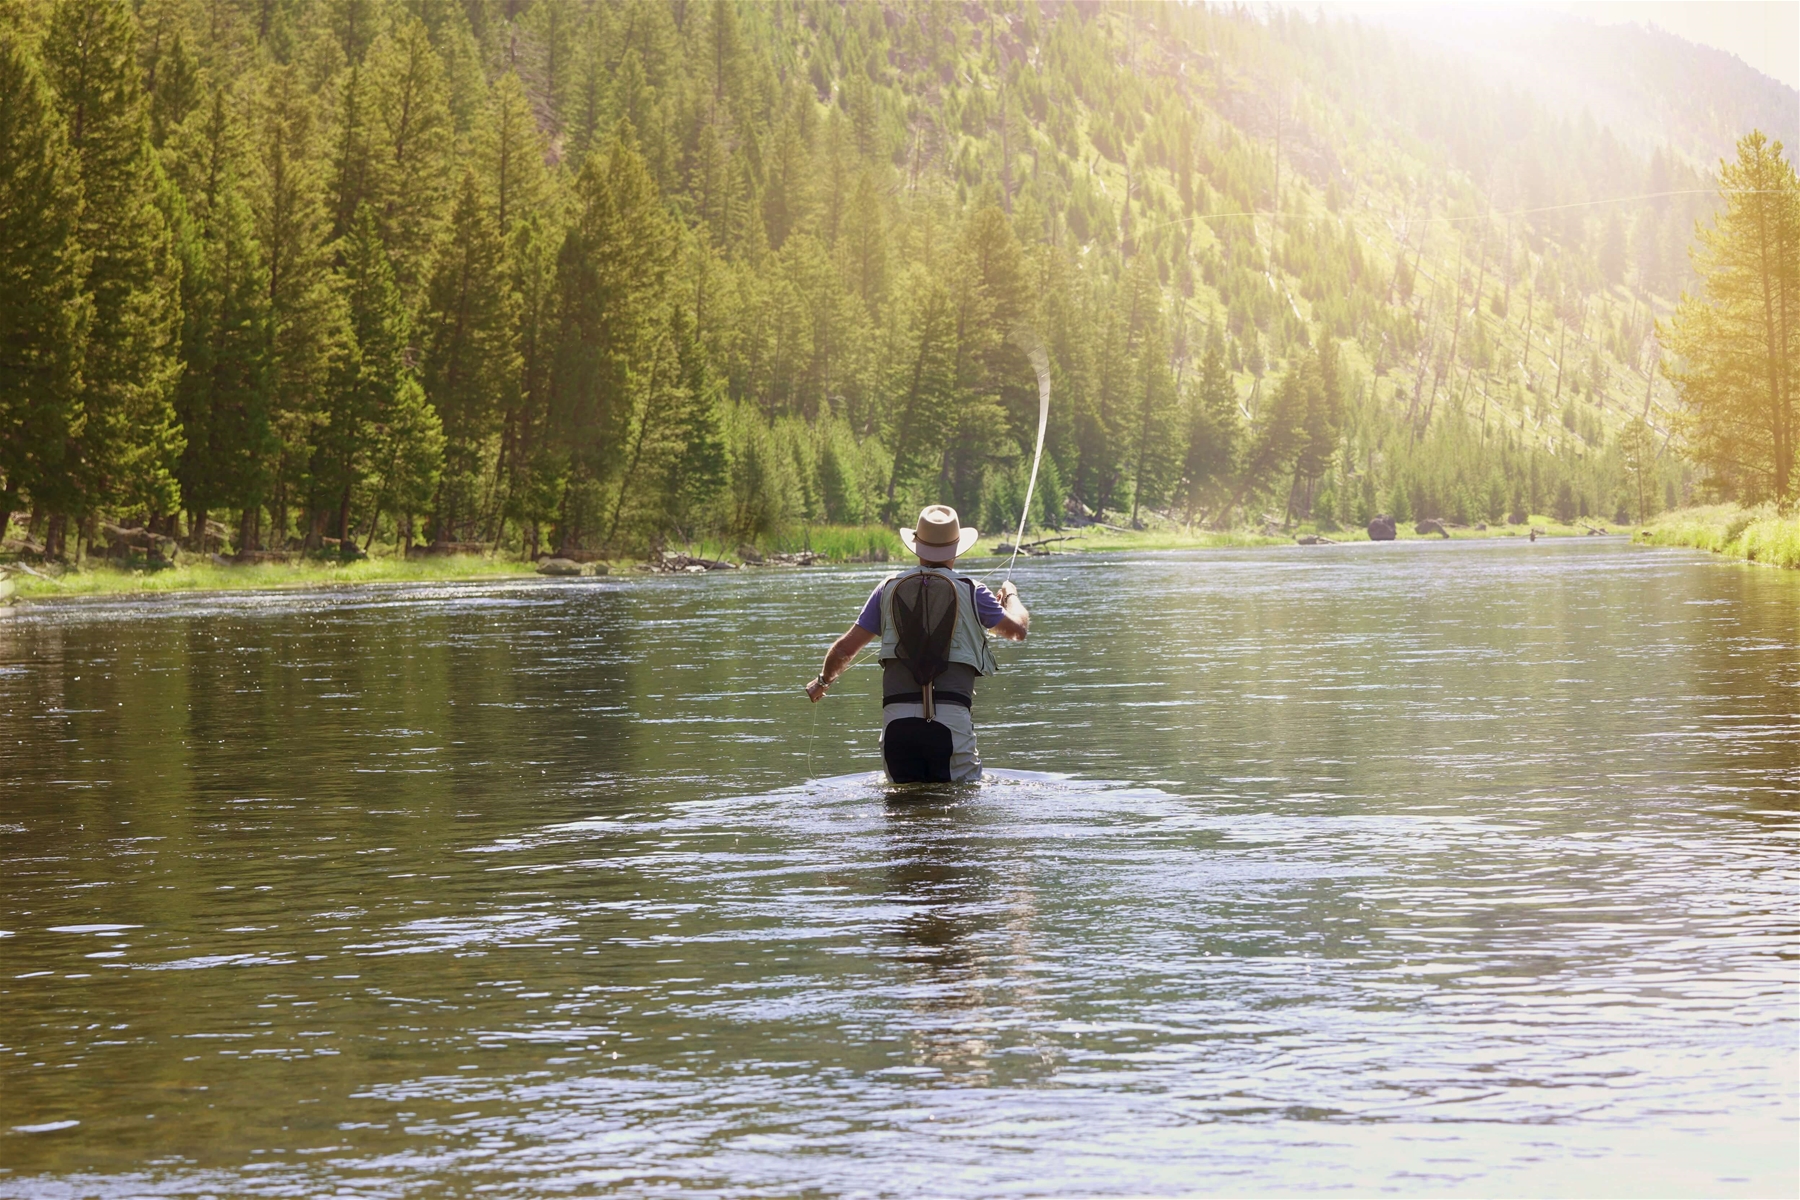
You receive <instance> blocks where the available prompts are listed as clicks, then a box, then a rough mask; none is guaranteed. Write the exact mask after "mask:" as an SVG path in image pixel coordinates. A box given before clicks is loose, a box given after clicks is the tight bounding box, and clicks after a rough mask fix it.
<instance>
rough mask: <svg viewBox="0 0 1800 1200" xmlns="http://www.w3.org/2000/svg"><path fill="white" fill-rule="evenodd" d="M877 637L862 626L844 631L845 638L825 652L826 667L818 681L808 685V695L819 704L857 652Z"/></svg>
mask: <svg viewBox="0 0 1800 1200" xmlns="http://www.w3.org/2000/svg"><path fill="white" fill-rule="evenodd" d="M874 636H875V635H874V634H872V633H870V632H869V631H868V630H866V629H864V628H863V627H862V626H861V625H852V626H851V627H850V628H849V629H847V630H845V631H844V636H843V637H841V638H839V639H838V640H837V641H835V642H833V643H831V649H829V650H827V651H826V652H825V667H824V669H823V670H821V671H820V672H819V676H818V678H817V679H814V680H813V681H812V682H811V683H809V684H807V685H806V695H807V697H808V698H809V699H810V700H811V701H812V702H813V703H814V704H817V703H818V702H819V701H820V700H821V699H822V698H823V697H824V695H825V689H826V688H828V687H830V686H831V685H832V684H834V683H836V682H837V677H838V676H839V675H842V674H843V673H844V668H846V667H848V666H849V665H850V660H851V659H853V658H855V657H856V652H857V651H858V650H861V649H862V648H863V647H864V646H866V645H868V644H869V641H870V639H872V638H873V637H874Z"/></svg>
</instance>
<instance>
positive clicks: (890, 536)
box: [0, 506, 1800, 600]
mask: <svg viewBox="0 0 1800 1200" xmlns="http://www.w3.org/2000/svg"><path fill="white" fill-rule="evenodd" d="M1701 514H1704V519H1702V517H1701ZM1738 515H1741V510H1737V509H1732V508H1730V506H1722V507H1720V508H1718V509H1716V510H1715V509H1704V510H1688V511H1687V512H1686V513H1685V514H1671V515H1670V518H1668V519H1666V521H1665V522H1663V523H1659V524H1658V525H1657V526H1656V527H1655V529H1656V536H1655V537H1654V538H1652V537H1649V536H1647V535H1646V536H1642V537H1640V540H1644V541H1654V542H1655V543H1656V544H1659V545H1682V546H1699V547H1701V548H1703V549H1708V550H1723V548H1724V546H1725V544H1726V542H1727V541H1729V540H1730V539H1725V538H1723V537H1722V535H1723V534H1724V533H1726V532H1730V529H1729V528H1728V526H1729V525H1730V524H1731V523H1732V521H1733V520H1734V519H1736V516H1738ZM1678 518H1679V519H1678ZM1531 523H1532V524H1533V525H1535V526H1536V527H1537V528H1538V529H1540V530H1541V531H1543V532H1544V533H1546V534H1547V535H1549V536H1551V537H1570V536H1580V535H1582V534H1584V533H1586V532H1587V531H1586V530H1585V529H1584V528H1582V527H1580V526H1577V525H1563V524H1560V523H1558V522H1556V521H1553V520H1551V519H1550V518H1548V517H1542V516H1534V517H1533V518H1532V519H1531ZM1313 532H1318V531H1316V530H1315V529H1314V528H1313V527H1312V526H1311V525H1304V526H1301V527H1299V528H1298V529H1296V530H1293V531H1291V532H1289V533H1286V534H1282V535H1279V536H1269V535H1266V534H1263V533H1261V532H1258V531H1254V530H1247V529H1235V530H1226V531H1223V532H1215V531H1212V530H1206V529H1193V530H1184V529H1181V528H1179V527H1176V526H1173V525H1164V526H1162V527H1159V528H1151V529H1142V530H1123V529H1111V528H1107V527H1106V526H1102V525H1089V526H1084V527H1082V528H1080V529H1074V528H1070V529H1063V530H1055V529H1039V530H1032V531H1030V532H1029V533H1027V534H1026V535H1025V540H1026V541H1033V540H1036V539H1039V538H1047V537H1060V536H1073V537H1075V538H1076V539H1077V540H1073V541H1067V542H1058V543H1055V544H1054V545H1053V546H1052V547H1051V548H1052V549H1054V550H1058V551H1061V552H1064V553H1082V554H1092V553H1101V554H1104V553H1117V552H1121V551H1140V550H1214V549H1229V548H1237V547H1247V546H1291V545H1293V544H1294V535H1295V534H1297V533H1313ZM1526 532H1527V527H1526V526H1523V525H1508V526H1495V527H1493V528H1491V529H1488V530H1485V531H1481V530H1475V529H1452V530H1450V536H1451V537H1453V538H1484V537H1524V536H1525V535H1526ZM1324 533H1325V536H1327V537H1329V538H1331V539H1332V540H1334V541H1340V542H1348V541H1367V540H1368V536H1369V535H1368V534H1367V533H1366V532H1365V531H1364V530H1361V529H1339V530H1327V531H1324ZM1734 537H1736V538H1737V539H1738V540H1737V542H1735V543H1733V545H1736V546H1738V547H1740V548H1738V549H1736V550H1731V551H1726V552H1729V553H1736V554H1739V555H1740V556H1741V557H1749V558H1755V559H1756V560H1757V561H1759V562H1778V563H1780V564H1781V565H1783V566H1795V565H1800V529H1797V528H1796V524H1795V521H1794V520H1793V519H1792V518H1787V519H1785V520H1777V519H1773V518H1772V514H1771V519H1770V520H1753V519H1751V518H1749V517H1744V518H1743V520H1742V524H1741V525H1740V526H1739V527H1738V528H1737V530H1736V532H1735V534H1734ZM1400 538H1401V539H1402V540H1405V541H1420V540H1423V541H1435V540H1439V539H1438V538H1437V535H1436V534H1424V535H1421V534H1416V533H1414V532H1413V529H1412V524H1411V523H1410V522H1409V523H1407V524H1405V525H1403V526H1401V528H1400ZM1011 540H1012V531H1011V530H1005V531H1002V532H999V533H989V534H986V535H984V536H983V537H982V539H981V541H980V542H979V543H978V544H977V546H976V549H975V550H974V552H973V553H971V554H969V555H968V556H967V557H968V558H971V559H974V558H980V557H986V556H989V552H990V551H991V550H992V548H993V547H994V546H996V545H999V544H1000V543H1002V542H1009V541H1011ZM741 546H742V543H740V542H738V541H736V540H731V539H722V538H702V539H699V540H696V541H694V542H692V543H688V544H685V545H679V546H671V547H670V549H671V550H678V551H683V552H685V553H688V554H694V555H699V556H701V557H705V558H723V559H729V560H731V561H732V562H741V561H742V559H743V555H742V553H741V552H740V551H741ZM756 549H757V550H758V551H759V552H760V553H762V554H765V555H769V554H778V553H793V552H796V551H800V550H812V551H814V552H815V553H819V554H823V555H825V557H826V558H827V559H828V560H829V561H831V562H838V563H842V562H870V561H874V562H882V561H887V562H893V563H901V562H905V561H908V559H907V556H906V554H905V552H904V549H903V548H902V546H901V545H900V538H899V537H898V535H897V534H896V533H895V531H894V530H893V529H890V528H888V527H887V526H885V525H811V526H797V527H794V528H792V529H787V530H783V531H780V532H778V533H772V534H766V535H764V536H762V537H759V538H757V539H756ZM884 555H885V558H884V557H883V556H884ZM621 565H622V564H621ZM532 573H533V572H532V566H531V564H529V563H525V562H521V561H519V560H518V559H515V558H510V557H505V556H499V557H491V558H490V557H486V556H476V555H457V556H452V557H447V558H415V559H403V558H395V557H386V556H378V557H375V558H367V559H363V560H361V561H359V562H352V563H333V562H326V561H322V560H318V559H305V560H299V561H295V562H288V563H260V564H258V565H256V566H244V567H231V566H226V567H221V566H215V565H213V564H212V563H210V562H197V561H196V562H187V563H183V564H181V565H179V566H175V567H169V568H167V569H165V570H161V571H143V570H127V569H124V568H121V567H117V566H113V565H111V564H107V563H101V562H90V563H87V564H84V565H83V566H82V567H81V569H79V570H69V571H65V572H64V573H62V574H61V575H60V576H58V577H57V578H54V579H38V578H36V577H34V576H31V575H25V574H17V575H14V576H12V583H13V585H14V588H15V594H16V595H17V597H18V598H19V599H22V600H50V599H58V598H67V597H77V596H104V595H134V594H135V595H143V594H155V593H164V592H193V591H246V590H261V589H273V588H320V587H341V586H344V585H346V584H359V583H435V582H451V581H455V580H482V579H507V578H519V577H524V576H528V575H531V574H532ZM0 590H3V589H0Z"/></svg>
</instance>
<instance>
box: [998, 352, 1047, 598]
mask: <svg viewBox="0 0 1800 1200" xmlns="http://www.w3.org/2000/svg"><path fill="white" fill-rule="evenodd" d="M1025 353H1026V354H1027V355H1029V356H1030V358H1031V366H1032V369H1033V370H1035V371H1036V372H1037V381H1038V431H1037V449H1036V450H1034V451H1033V452H1032V455H1031V478H1030V479H1028V480H1026V482H1025V504H1024V507H1022V508H1020V509H1019V531H1018V532H1017V533H1015V534H1013V547H1012V557H1011V558H1009V559H1007V560H1006V581H1007V582H1008V583H1011V582H1012V573H1013V564H1014V563H1015V562H1017V561H1019V543H1020V542H1022V541H1024V540H1025V522H1026V520H1027V519H1029V518H1030V516H1031V493H1032V492H1033V490H1035V489H1036V488H1037V477H1038V465H1039V464H1040V463H1042V462H1043V461H1044V431H1045V430H1046V429H1048V428H1049V427H1050V356H1049V355H1048V354H1045V353H1044V348H1043V347H1042V346H1040V345H1037V344H1036V343H1035V342H1033V343H1032V344H1030V345H1028V346H1026V348H1025Z"/></svg>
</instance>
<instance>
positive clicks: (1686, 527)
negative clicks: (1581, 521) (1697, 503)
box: [1633, 504, 1800, 569]
mask: <svg viewBox="0 0 1800 1200" xmlns="http://www.w3.org/2000/svg"><path fill="white" fill-rule="evenodd" d="M1633 540H1635V541H1637V542H1640V543H1642V544H1643V545H1646V546H1689V547H1692V548H1693V549H1696V550H1711V551H1712V552H1713V553H1714V554H1724V555H1727V556H1729V557H1732V558H1744V559H1749V560H1750V561H1752V562H1759V563H1767V564H1769V565H1770V566H1776V567H1787V568H1789V569H1800V515H1795V516H1786V517H1784V516H1781V515H1780V514H1778V513H1777V512H1776V511H1775V510H1774V508H1773V507H1771V506H1769V505H1763V506H1762V507H1760V508H1740V507H1738V506H1737V505H1735V504H1713V505H1708V506H1706V507H1703V508H1680V509H1676V510H1674V511H1673V512H1667V513H1664V514H1662V515H1661V516H1659V517H1656V518H1654V519H1653V520H1651V521H1650V522H1648V523H1647V524H1645V525H1644V526H1643V527H1642V528H1641V529H1640V530H1639V531H1638V533H1637V534H1636V536H1635V538H1634V539H1633Z"/></svg>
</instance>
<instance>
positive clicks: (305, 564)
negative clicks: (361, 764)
mask: <svg viewBox="0 0 1800 1200" xmlns="http://www.w3.org/2000/svg"><path fill="white" fill-rule="evenodd" d="M38 569H39V570H40V571H43V572H44V573H45V574H47V575H48V574H50V571H49V570H48V569H46V568H41V567H40V568H38ZM531 573H532V572H531V565H530V564H529V563H523V562H519V561H518V560H516V559H499V558H484V557H480V556H476V555H458V556H454V557H448V558H424V559H417V558H415V559H404V558H366V559H362V560H360V561H358V562H351V563H334V562H327V561H321V560H318V559H306V560H302V561H297V562H287V563H258V564H256V565H254V566H241V567H239V566H228V567H221V566H217V565H215V564H213V563H211V562H189V563H179V564H177V565H176V566H173V567H166V568H164V569H162V570H160V571H143V570H125V569H122V568H120V567H115V566H112V565H110V564H107V563H104V562H94V563H88V564H85V565H84V566H83V567H82V568H80V569H76V570H64V571H62V572H61V573H60V574H54V575H51V577H50V578H39V577H37V576H35V575H29V574H23V573H19V574H14V575H12V576H11V581H12V583H13V585H14V587H15V588H16V589H17V595H18V597H19V598H20V599H22V600H51V599H62V598H69V597H76V596H101V595H115V594H132V593H137V594H154V593H163V592H226V591H246V590H265V589H279V588H314V587H341V586H343V585H345V584H358V583H437V582H446V583H447V582H452V581H455V580H465V579H504V578H507V577H510V576H523V575H530V574H531Z"/></svg>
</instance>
